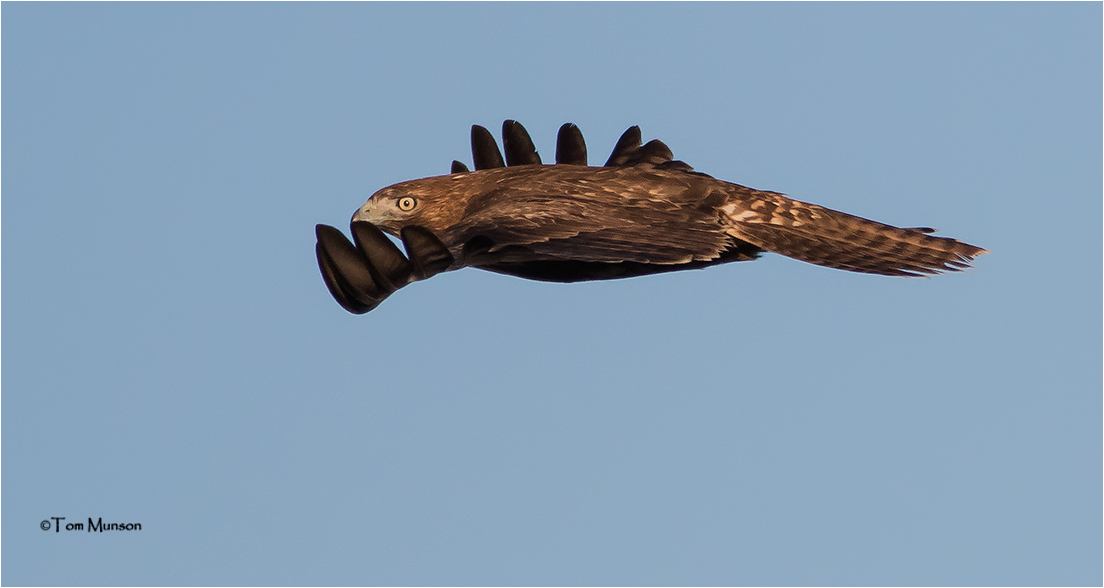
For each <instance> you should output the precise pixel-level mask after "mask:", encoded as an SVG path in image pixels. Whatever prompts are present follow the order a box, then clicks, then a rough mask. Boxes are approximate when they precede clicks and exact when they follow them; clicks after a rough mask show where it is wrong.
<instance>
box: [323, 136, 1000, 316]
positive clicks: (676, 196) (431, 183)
mask: <svg viewBox="0 0 1104 588" xmlns="http://www.w3.org/2000/svg"><path fill="white" fill-rule="evenodd" d="M502 135H503V146H504V148H505V154H506V157H505V160H503V157H502V153H501V152H500V151H499V149H498V145H497V144H496V143H495V140H494V137H492V136H491V134H490V132H489V131H487V129H486V128H484V127H481V126H479V125H475V126H473V127H472V134H471V143H472V156H473V159H474V162H475V171H469V170H468V168H467V167H466V166H465V165H464V164H462V163H460V162H459V161H454V162H453V163H452V173H450V174H448V175H444V176H435V177H430V178H423V179H420V180H411V181H408V182H402V183H399V184H395V185H393V186H388V187H386V188H384V189H382V190H380V191H378V192H376V193H375V194H373V195H372V197H371V198H369V199H368V201H367V202H366V203H365V204H364V206H361V207H360V209H358V210H357V211H356V213H355V214H354V215H353V219H352V234H353V242H352V243H350V242H349V240H348V239H346V238H345V236H344V235H342V234H341V232H340V231H338V230H337V229H335V228H333V227H330V226H327V225H318V226H317V227H316V230H315V233H316V236H317V238H318V243H317V245H316V246H315V253H316V255H317V257H318V266H319V269H321V271H322V277H323V279H324V280H325V282H326V286H327V287H328V288H329V290H330V293H331V294H332V295H333V297H334V298H335V299H336V300H337V301H338V303H339V304H341V306H342V307H343V308H345V309H346V310H348V311H349V312H353V313H357V314H360V313H365V312H368V311H369V310H372V309H373V308H375V307H376V306H377V305H378V304H379V303H380V302H382V301H383V299H384V298H386V297H387V296H389V295H390V294H391V293H393V292H394V291H395V290H397V289H399V288H401V287H403V286H405V285H407V284H409V283H410V282H413V281H415V280H421V279H425V278H428V277H430V276H432V275H434V274H437V273H439V272H442V271H446V270H455V269H460V268H462V267H466V266H472V267H477V268H480V269H484V270H489V271H493V272H499V273H504V274H510V275H514V276H518V277H522V278H528V279H532V280H544V281H551V282H577V281H584V280H604V279H614V278H626V277H632V276H642V275H648V274H654V273H660V272H669V271H676V270H683V269H692V268H702V267H706V266H710V265H717V264H721V263H728V262H731V261H746V260H751V259H755V258H757V257H758V256H759V255H760V254H761V253H762V252H763V251H773V252H775V253H781V254H782V255H785V256H788V257H793V258H795V259H800V260H802V261H807V262H809V263H815V264H818V265H824V266H828V267H834V268H839V269H845V270H850V271H854V272H865V273H872V274H881V275H888V276H921V275H925V274H936V273H940V272H942V271H958V270H960V269H963V268H966V267H969V262H970V261H972V260H973V259H974V258H975V257H976V256H978V255H980V254H982V253H986V251H985V250H984V249H981V248H979V247H974V246H973V245H967V244H966V243H963V242H961V241H956V240H954V239H950V238H947V237H935V236H932V235H930V233H933V232H935V230H934V229H930V228H908V229H902V228H897V227H893V226H890V225H886V224H882V223H879V222H875V221H871V220H867V219H864V218H860V217H857V216H852V215H849V214H846V213H843V212H838V211H835V210H831V209H828V208H824V207H821V206H817V205H815V204H808V203H805V202H800V201H797V200H793V199H791V198H787V197H786V196H784V195H782V194H779V193H777V192H767V191H763V190H754V189H752V188H748V187H745V186H741V185H738V184H732V183H729V182H724V181H721V180H717V179H715V178H713V177H711V176H708V175H706V174H703V173H700V172H696V171H694V169H693V168H691V167H690V166H689V165H687V164H685V163H683V162H682V161H678V160H675V159H674V158H673V156H672V154H671V150H670V149H668V148H667V146H666V145H664V144H663V143H662V142H661V141H659V140H652V141H649V142H648V143H645V144H641V141H640V128H639V127H635V126H634V127H631V128H629V129H628V130H627V131H625V133H624V134H623V135H622V136H621V139H620V140H618V142H617V145H616V146H615V147H614V150H613V154H612V155H610V158H609V160H608V161H607V162H606V164H605V165H604V166H603V167H590V166H587V156H586V144H585V143H584V142H583V136H582V133H581V132H580V131H579V128H578V127H576V126H575V125H573V124H570V123H568V124H565V125H563V126H562V127H560V131H559V135H558V136H557V144H556V163H555V165H543V164H542V163H541V159H540V156H539V155H538V154H537V150H536V148H535V147H534V146H533V141H532V140H531V139H530V137H529V134H528V133H527V132H526V130H525V128H524V127H522V126H521V124H519V123H517V122H516V121H512V120H508V121H506V122H505V123H503V125H502ZM384 233H389V234H391V235H394V236H397V237H399V238H401V240H402V242H403V245H404V247H405V248H406V252H407V256H403V254H402V253H401V252H400V251H399V249H398V247H396V246H395V244H394V243H392V241H391V240H390V239H388V238H387V236H386V235H385V234H384Z"/></svg>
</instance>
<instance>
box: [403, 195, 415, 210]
mask: <svg viewBox="0 0 1104 588" xmlns="http://www.w3.org/2000/svg"><path fill="white" fill-rule="evenodd" d="M417 205H418V201H417V200H415V199H414V197H413V196H403V197H402V198H399V210H402V211H411V210H414V207H415V206H417Z"/></svg>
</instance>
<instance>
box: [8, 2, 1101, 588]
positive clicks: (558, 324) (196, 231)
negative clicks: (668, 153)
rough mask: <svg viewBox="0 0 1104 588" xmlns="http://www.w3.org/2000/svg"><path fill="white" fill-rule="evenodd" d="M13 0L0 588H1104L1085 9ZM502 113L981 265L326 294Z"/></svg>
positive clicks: (456, 279) (768, 263)
mask: <svg viewBox="0 0 1104 588" xmlns="http://www.w3.org/2000/svg"><path fill="white" fill-rule="evenodd" d="M2 11H3V14H2V16H3V19H2V23H3V31H2V32H3V35H2V39H3V52H2V55H3V64H2V65H3V70H2V71H3V126H2V129H3V176H2V182H3V186H2V187H3V285H4V288H3V301H4V309H5V310H6V312H5V313H4V321H3V412H2V415H3V429H2V431H3V444H2V447H3V562H2V563H3V568H2V569H3V572H2V574H3V575H2V581H3V583H4V584H6V585H10V584H32V585H38V584H44V585H49V584H89V585H104V584H106V585H130V584H200V585H203V584H276V585H281V584H308V585H309V584H400V585H402V584H461V585H463V584H759V585H776V584H829V585H832V584H845V585H851V584H921V585H924V584H935V585H942V584H956V585H957V584H997V585H1022V584H1031V585H1052V584H1057V585H1063V584H1086V585H1094V584H1095V585H1099V584H1100V583H1101V581H1102V577H1101V569H1102V561H1101V552H1102V545H1101V520H1102V512H1101V496H1102V488H1101V479H1102V468H1101V463H1102V456H1101V414H1102V410H1101V383H1102V382H1101V368H1102V363H1101V354H1102V348H1101V347H1102V345H1101V324H1102V315H1101V300H1102V296H1101V284H1102V275H1101V268H1102V259H1101V242H1102V230H1101V218H1102V204H1101V203H1102V196H1101V194H1102V182H1101V177H1102V166H1101V159H1102V153H1101V128H1102V124H1101V104H1102V97H1101V86H1102V79H1101V69H1102V62H1101V46H1102V42H1101V26H1100V23H1101V19H1102V8H1101V4H1099V3H1081V4H922V5H916V4H892V5H886V4H849V5H834V4H813V5H809V4H707V5H686V4H678V5H674V4H648V5H638V4H612V5H610V4H606V5H582V4H570V5H557V4H539V5H510V4H493V5H472V4H448V5H440V4H404V5H387V4H347V3H340V4H252V3H248V4H211V3H199V4H132V3H124V4H110V5H101V4H38V3H32V4H12V3H4V5H3V9H2ZM506 118H514V119H517V120H519V121H521V122H522V123H523V124H525V125H526V127H527V128H528V129H529V131H530V132H531V134H532V135H533V138H534V140H535V142H536V144H537V147H538V149H539V150H540V151H541V153H542V154H543V155H544V156H545V159H546V161H547V160H550V159H551V156H552V154H553V153H554V137H555V133H556V129H557V128H558V127H559V125H560V124H562V123H564V122H566V121H572V122H575V123H577V124H578V125H579V126H580V127H581V128H582V130H583V133H584V135H585V137H586V138H587V140H588V146H589V148H590V153H591V161H592V163H596V164H600V163H602V162H603V161H604V160H605V158H606V156H608V154H609V151H610V149H611V148H612V146H613V144H614V142H615V141H616V139H617V137H618V136H619V135H620V133H621V132H622V131H624V130H625V128H627V127H629V126H630V125H633V124H638V125H640V126H641V128H642V129H643V133H644V138H645V139H649V138H661V139H663V140H664V141H665V142H667V144H668V145H670V147H671V148H672V149H673V150H674V152H675V155H676V157H678V158H680V159H684V160H686V161H687V162H689V163H690V164H692V165H694V166H695V167H696V168H698V169H699V170H701V171H704V172H706V173H709V174H712V175H714V176H716V177H719V178H722V179H726V180H730V181H734V182H738V183H741V184H745V185H749V186H752V187H756V188H762V189H770V190H775V191H780V192H785V193H787V194H790V195H791V196H793V197H795V198H799V199H802V200H807V201H812V202H816V203H818V204H822V205H825V206H829V207H833V208H837V209H841V210H844V211H847V212H851V213H854V214H858V215H861V216H865V217H869V218H874V219H877V220H881V221H885V222H890V223H895V224H899V225H904V226H934V227H937V228H939V229H940V230H941V234H944V235H950V236H954V237H957V238H960V239H963V240H965V241H968V242H970V243H973V244H976V245H979V246H983V247H986V248H988V249H990V250H991V251H992V254H991V255H988V256H983V257H982V258H981V259H980V260H979V261H978V263H977V267H976V268H975V269H974V270H972V271H969V272H967V273H965V274H956V275H945V276H939V277H936V278H933V279H930V280H919V279H900V278H885V277H878V276H867V275H859V274H851V273H846V272H841V271H837V270H830V269H825V268H820V267H815V266H811V265H807V264H803V263H800V262H797V261H793V260H789V259H786V258H783V257H780V256H776V255H767V256H765V257H764V258H763V259H761V260H759V261H756V262H753V263H739V264H730V265H726V266H721V267H716V268H711V269H707V270H704V271H691V272H679V273H674V274H668V275H660V276H652V277H646V278H637V279H630V280H622V281H613V282H602V283H589V284H576V285H558V284H544V283H539V282H530V281H524V280H520V279H516V278H510V277H506V276H499V275H494V274H491V273H487V272H480V271H477V270H471V269H468V270H463V271H459V272H454V273H449V274H445V275H441V276H438V277H435V278H433V279H432V280H429V281H426V282H422V283H419V284H415V285H413V286H410V287H409V288H407V289H404V290H402V291H400V292H399V293H397V294H396V295H394V296H393V297H392V298H390V299H389V300H387V301H386V302H385V303H384V304H383V305H381V306H380V307H379V308H378V309H376V310H374V311H372V312H371V313H370V314H368V315H364V316H353V315H350V314H347V313H345V312H344V311H343V310H341V309H340V308H339V307H338V305H337V304H336V303H335V302H334V301H333V300H332V299H331V298H330V295H329V293H328V292H327V291H326V288H325V287H324V285H323V283H322V280H321V278H320V276H319V273H318V269H317V267H316V265H315V259H314V233H313V231H314V225H315V223H328V224H332V225H336V226H338V227H340V228H342V229H343V230H347V228H348V219H349V217H350V216H351V215H352V213H353V211H354V210H355V209H356V208H357V207H358V206H360V205H361V204H362V203H363V202H364V200H365V198H367V196H368V195H370V194H371V193H372V192H374V191H375V190H376V189H378V188H380V187H382V186H385V185H388V184H391V183H394V182H397V181H401V180H407V179H412V178H417V177H423V176H427V175H438V174H442V173H446V172H447V170H448V169H449V162H450V161H451V160H452V159H462V160H464V161H468V162H470V151H469V147H468V133H469V128H470V125H471V124H473V123H478V124H482V125H485V126H487V127H489V128H491V129H493V130H494V131H495V132H496V134H497V132H498V129H499V127H500V125H501V123H502V120H503V119H506ZM50 517H66V520H67V522H82V521H86V519H87V518H88V517H93V518H99V517H103V520H104V521H105V522H119V523H126V522H136V523H141V525H142V530H141V531H140V532H131V533H103V534H89V533H87V532H64V531H63V532H61V533H55V532H54V531H53V530H50V531H49V532H43V531H42V530H40V528H39V524H40V522H41V521H43V520H48V519H49V518H50Z"/></svg>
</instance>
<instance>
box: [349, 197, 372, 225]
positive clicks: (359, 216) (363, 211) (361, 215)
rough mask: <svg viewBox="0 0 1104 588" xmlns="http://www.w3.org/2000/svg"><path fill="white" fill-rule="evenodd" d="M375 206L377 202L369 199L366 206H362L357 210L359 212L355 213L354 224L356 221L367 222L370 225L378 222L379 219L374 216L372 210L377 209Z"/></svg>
mask: <svg viewBox="0 0 1104 588" xmlns="http://www.w3.org/2000/svg"><path fill="white" fill-rule="evenodd" d="M374 205H375V202H372V200H371V199H369V200H368V202H365V203H364V206H361V207H360V208H358V209H357V211H356V212H355V213H353V222H356V221H367V222H370V223H374V222H377V219H376V218H375V217H374V215H373V214H372V209H374V208H375V206H374Z"/></svg>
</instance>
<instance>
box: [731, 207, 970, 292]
mask: <svg viewBox="0 0 1104 588" xmlns="http://www.w3.org/2000/svg"><path fill="white" fill-rule="evenodd" d="M742 196H744V197H742V198H739V199H738V200H736V201H735V202H734V203H730V204H728V205H725V206H723V207H722V210H723V211H724V212H725V213H726V214H727V216H728V218H729V220H730V221H731V225H730V228H729V233H730V234H731V235H732V236H734V237H736V238H738V239H741V240H744V241H747V242H748V243H751V244H752V245H756V246H758V247H761V248H762V249H765V250H767V251H773V252H775V253H780V254H782V255H785V256H787V257H792V258H794V259H800V260H801V261H806V262H809V263H815V264H817V265H823V266H827V267H834V268H838V269H844V270H849V271H853V272H863V273H870V274H881V275H886V276H923V275H928V274H938V273H941V272H945V271H961V270H963V269H965V268H968V267H970V262H971V261H973V259H974V258H975V257H977V256H978V255H981V254H983V253H988V251H986V250H985V249H982V248H980V247H974V246H973V245H968V244H966V243H963V242H961V241H956V240H955V239H951V238H948V237H935V236H932V235H930V234H929V233H934V232H935V229H930V228H908V229H902V228H898V227H894V226H891V225H887V224H883V223H880V222H876V221H872V220H868V219H865V218H861V217H857V216H853V215H850V214H847V213H844V212H839V211H837V210H832V209H829V208H824V207H822V206H817V205H815V204H808V203H805V202H800V201H797V200H792V199H790V198H787V197H785V196H783V195H781V194H776V193H773V192H757V193H756V194H755V196H754V197H752V198H747V197H746V196H745V195H742Z"/></svg>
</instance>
